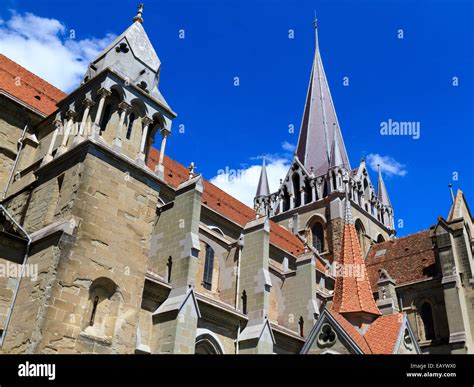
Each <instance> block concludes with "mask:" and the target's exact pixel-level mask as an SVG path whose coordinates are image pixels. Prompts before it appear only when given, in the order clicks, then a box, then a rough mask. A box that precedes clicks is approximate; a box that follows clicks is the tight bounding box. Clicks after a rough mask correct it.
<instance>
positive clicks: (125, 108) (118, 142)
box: [112, 102, 132, 152]
mask: <svg viewBox="0 0 474 387" xmlns="http://www.w3.org/2000/svg"><path fill="white" fill-rule="evenodd" d="M118 107H119V110H120V120H119V123H118V125H117V128H116V129H115V138H114V141H113V143H112V145H113V147H114V150H115V151H118V152H120V150H121V149H122V127H123V123H124V122H125V119H126V118H127V114H128V112H129V111H130V109H131V108H132V107H131V106H130V105H129V104H128V103H126V102H120V103H119V105H118Z"/></svg>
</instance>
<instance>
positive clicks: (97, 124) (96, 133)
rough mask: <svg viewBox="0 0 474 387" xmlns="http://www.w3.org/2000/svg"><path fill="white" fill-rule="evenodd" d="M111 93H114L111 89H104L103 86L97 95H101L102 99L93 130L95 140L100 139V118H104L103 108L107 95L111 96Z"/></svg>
mask: <svg viewBox="0 0 474 387" xmlns="http://www.w3.org/2000/svg"><path fill="white" fill-rule="evenodd" d="M110 94H112V93H111V92H110V91H109V90H107V89H104V88H103V87H102V88H100V89H99V90H98V91H97V95H98V96H100V99H99V106H98V107H97V113H96V115H95V120H94V127H93V131H92V137H93V138H94V140H98V139H99V135H100V120H101V119H102V110H103V109H104V103H105V100H106V99H107V97H109V96H110Z"/></svg>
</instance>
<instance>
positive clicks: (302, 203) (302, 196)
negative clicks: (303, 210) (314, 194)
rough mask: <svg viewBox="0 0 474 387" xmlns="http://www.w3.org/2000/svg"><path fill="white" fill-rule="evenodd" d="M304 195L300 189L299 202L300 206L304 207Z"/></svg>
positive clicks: (302, 189)
mask: <svg viewBox="0 0 474 387" xmlns="http://www.w3.org/2000/svg"><path fill="white" fill-rule="evenodd" d="M304 194H305V192H304V188H301V189H300V202H301V206H304V205H305V204H306V203H305V201H304Z"/></svg>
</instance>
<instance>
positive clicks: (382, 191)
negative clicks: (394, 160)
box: [377, 167, 392, 207]
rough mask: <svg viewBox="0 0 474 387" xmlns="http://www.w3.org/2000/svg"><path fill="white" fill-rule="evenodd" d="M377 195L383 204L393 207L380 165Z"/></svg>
mask: <svg viewBox="0 0 474 387" xmlns="http://www.w3.org/2000/svg"><path fill="white" fill-rule="evenodd" d="M377 197H378V199H379V200H380V201H381V202H382V204H384V205H385V206H389V207H392V203H391V202H390V198H389V197H388V192H387V188H386V187H385V183H384V181H383V178H382V173H381V172H380V167H379V176H378V182H377Z"/></svg>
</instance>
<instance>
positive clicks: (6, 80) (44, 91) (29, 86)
mask: <svg viewBox="0 0 474 387" xmlns="http://www.w3.org/2000/svg"><path fill="white" fill-rule="evenodd" d="M0 91H4V92H6V93H7V94H9V95H11V96H13V97H15V98H17V99H19V100H20V101H22V102H23V103H25V104H27V105H29V106H30V107H31V108H33V109H35V110H37V111H39V112H40V113H42V114H43V115H46V116H47V115H50V114H51V113H53V112H54V111H55V110H56V103H57V102H59V101H60V100H61V99H63V98H64V97H65V96H66V94H65V93H64V92H62V91H61V90H59V89H57V88H56V87H54V86H52V85H51V84H49V83H48V82H46V81H45V80H44V79H41V78H40V77H38V76H37V75H35V74H33V73H31V72H29V71H28V70H26V69H25V68H24V67H22V66H20V65H19V64H18V63H15V62H14V61H12V60H11V59H9V58H7V57H6V56H4V55H2V54H0Z"/></svg>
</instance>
